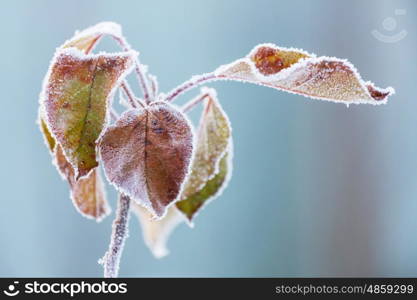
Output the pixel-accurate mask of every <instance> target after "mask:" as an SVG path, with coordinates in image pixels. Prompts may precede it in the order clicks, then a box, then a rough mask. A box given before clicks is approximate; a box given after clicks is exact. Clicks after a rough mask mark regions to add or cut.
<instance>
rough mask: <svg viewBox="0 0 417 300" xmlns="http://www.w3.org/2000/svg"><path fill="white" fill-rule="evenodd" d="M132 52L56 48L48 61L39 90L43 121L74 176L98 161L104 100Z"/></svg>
mask: <svg viewBox="0 0 417 300" xmlns="http://www.w3.org/2000/svg"><path fill="white" fill-rule="evenodd" d="M135 55H136V53H135V52H125V53H119V54H99V55H85V54H83V53H82V52H80V51H79V50H76V49H75V48H68V49H60V50H58V52H57V53H56V55H55V58H54V59H53V61H52V64H51V69H50V72H48V75H47V77H46V79H45V85H44V90H43V93H42V99H43V106H44V111H45V115H46V122H47V123H48V125H49V126H48V128H49V129H50V131H51V132H52V134H53V136H54V137H55V139H56V140H57V141H58V142H59V144H60V145H62V147H63V150H64V152H65V156H66V157H67V158H68V160H69V162H70V163H71V164H72V165H73V167H74V170H75V175H76V177H77V179H78V178H80V177H82V176H85V175H87V174H88V173H89V172H90V171H91V170H92V169H93V168H95V167H96V166H97V165H98V163H97V160H96V142H97V139H98V138H99V136H100V135H101V133H102V130H103V128H104V126H105V124H106V117H107V106H108V103H109V101H110V98H111V97H112V94H113V91H114V88H115V87H116V86H117V85H118V83H119V81H120V80H121V79H123V77H124V76H125V75H126V74H127V73H128V72H129V71H130V69H131V67H132V63H133V57H134V56H135Z"/></svg>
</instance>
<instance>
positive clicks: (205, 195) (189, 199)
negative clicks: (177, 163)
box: [176, 89, 232, 221]
mask: <svg viewBox="0 0 417 300" xmlns="http://www.w3.org/2000/svg"><path fill="white" fill-rule="evenodd" d="M202 94H208V97H207V99H206V102H205V105H204V110H203V113H202V115H201V119H200V125H199V128H198V135H197V146H196V150H195V155H194V159H193V162H192V165H191V174H190V176H188V178H187V181H186V183H185V184H184V189H183V191H182V193H181V196H180V201H179V202H177V203H176V205H177V207H178V209H179V210H180V211H181V212H183V213H184V214H185V215H186V216H187V218H188V219H189V220H190V221H191V220H192V218H193V216H194V215H195V214H196V213H197V212H198V211H199V210H200V209H201V208H202V207H203V205H204V204H205V203H206V202H208V201H209V200H211V199H213V198H214V197H215V196H216V195H217V194H218V192H219V191H220V190H221V188H222V187H223V185H224V183H225V182H226V179H227V177H228V171H230V170H229V169H230V168H231V166H230V163H231V162H230V161H229V160H228V158H230V157H231V155H232V153H231V151H232V149H231V137H232V128H231V126H230V122H229V120H228V118H227V115H226V113H225V112H224V111H223V109H222V108H221V106H220V104H219V102H218V100H217V97H216V93H215V91H214V90H213V89H202Z"/></svg>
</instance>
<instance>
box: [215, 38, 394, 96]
mask: <svg viewBox="0 0 417 300" xmlns="http://www.w3.org/2000/svg"><path fill="white" fill-rule="evenodd" d="M214 74H215V76H216V77H217V78H218V79H221V78H224V79H234V80H240V81H246V82H251V83H256V84H260V85H265V86H269V87H272V88H277V89H280V90H284V91H287V92H291V93H296V94H301V95H304V96H306V97H309V98H316V99H322V100H330V101H335V102H342V103H345V104H351V103H371V104H381V103H386V101H387V98H388V96H390V95H391V94H393V93H394V89H392V88H386V89H381V88H377V87H375V86H374V84H373V83H371V82H364V81H363V80H362V79H361V77H360V75H359V73H358V72H357V71H356V69H355V67H354V66H353V65H352V64H351V63H349V62H348V61H347V60H343V59H338V58H334V57H325V56H322V57H315V55H314V54H309V53H307V52H304V51H301V50H298V49H287V48H281V47H278V46H276V45H272V44H263V45H258V46H256V47H255V48H254V49H253V50H252V51H251V52H250V53H249V55H247V56H246V57H244V58H242V59H239V60H236V61H234V62H232V63H231V64H228V65H224V66H221V67H219V68H218V69H217V70H216V71H215V72H214Z"/></svg>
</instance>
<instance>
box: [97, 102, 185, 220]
mask: <svg viewBox="0 0 417 300" xmlns="http://www.w3.org/2000/svg"><path fill="white" fill-rule="evenodd" d="M192 148H193V137H192V130H191V126H190V124H189V122H188V121H187V119H186V118H185V117H184V115H183V114H182V113H181V112H179V111H178V110H177V109H175V108H174V107H173V106H171V105H169V104H168V103H166V102H152V103H151V104H150V105H149V106H147V107H146V108H144V109H133V110H129V111H127V112H125V113H124V114H123V115H122V116H121V117H120V118H119V120H117V121H116V123H115V124H114V125H112V126H109V127H108V128H107V130H106V131H105V133H104V134H103V138H102V140H101V143H100V154H101V158H102V161H103V165H104V170H105V173H106V175H107V179H108V180H109V181H110V182H111V183H112V184H113V185H115V186H116V188H117V189H118V190H119V191H121V192H122V193H125V194H126V195H128V196H129V197H131V198H132V199H133V200H135V201H137V203H139V204H141V205H143V206H145V207H146V208H148V209H149V211H150V212H151V213H153V214H154V215H156V216H157V217H159V218H160V217H162V216H163V215H164V214H165V211H166V207H167V206H168V205H169V204H170V203H171V202H173V201H175V200H176V199H177V198H178V195H179V193H180V190H181V187H182V183H183V181H184V179H185V177H186V175H187V174H188V168H189V164H190V160H191V156H192Z"/></svg>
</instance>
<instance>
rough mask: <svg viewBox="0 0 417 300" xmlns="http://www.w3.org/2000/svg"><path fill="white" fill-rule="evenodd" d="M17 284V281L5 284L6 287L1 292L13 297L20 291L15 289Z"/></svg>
mask: <svg viewBox="0 0 417 300" xmlns="http://www.w3.org/2000/svg"><path fill="white" fill-rule="evenodd" d="M18 284H19V281H14V282H13V284H9V285H8V286H7V289H5V290H4V291H3V293H4V294H5V295H7V296H9V297H14V296H17V295H19V293H20V291H19V290H18V289H17V285H18Z"/></svg>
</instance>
